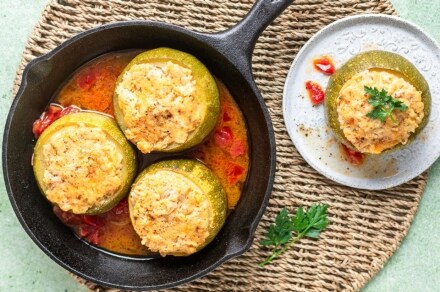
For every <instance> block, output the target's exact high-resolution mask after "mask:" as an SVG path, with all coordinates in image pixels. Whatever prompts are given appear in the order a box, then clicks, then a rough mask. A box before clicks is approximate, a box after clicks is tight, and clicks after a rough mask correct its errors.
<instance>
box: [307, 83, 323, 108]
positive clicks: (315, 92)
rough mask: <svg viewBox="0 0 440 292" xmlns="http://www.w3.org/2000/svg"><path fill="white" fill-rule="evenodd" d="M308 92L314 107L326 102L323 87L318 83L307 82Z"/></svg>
mask: <svg viewBox="0 0 440 292" xmlns="http://www.w3.org/2000/svg"><path fill="white" fill-rule="evenodd" d="M306 90H307V93H308V94H309V97H310V101H311V102H312V104H313V105H318V104H320V103H322V102H323V101H324V96H325V93H324V90H322V87H321V85H319V84H318V83H316V82H313V81H307V82H306Z"/></svg>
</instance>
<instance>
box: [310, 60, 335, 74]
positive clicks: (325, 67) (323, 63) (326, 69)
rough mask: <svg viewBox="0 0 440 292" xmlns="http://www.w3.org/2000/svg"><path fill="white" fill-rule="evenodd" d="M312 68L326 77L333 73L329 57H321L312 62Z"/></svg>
mask: <svg viewBox="0 0 440 292" xmlns="http://www.w3.org/2000/svg"><path fill="white" fill-rule="evenodd" d="M313 66H314V67H315V69H316V70H318V71H319V72H321V73H324V74H326V75H332V74H333V73H335V71H336V70H335V65H334V64H333V61H332V60H331V59H330V57H327V56H323V57H319V58H316V59H314V60H313Z"/></svg>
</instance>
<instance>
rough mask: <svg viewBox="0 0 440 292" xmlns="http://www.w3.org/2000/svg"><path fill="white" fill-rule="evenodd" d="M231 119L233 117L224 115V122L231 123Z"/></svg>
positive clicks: (225, 113)
mask: <svg viewBox="0 0 440 292" xmlns="http://www.w3.org/2000/svg"><path fill="white" fill-rule="evenodd" d="M230 120H232V119H231V117H230V116H229V114H228V113H227V112H224V113H223V122H229V121H230Z"/></svg>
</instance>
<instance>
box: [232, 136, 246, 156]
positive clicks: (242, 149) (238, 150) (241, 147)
mask: <svg viewBox="0 0 440 292" xmlns="http://www.w3.org/2000/svg"><path fill="white" fill-rule="evenodd" d="M245 153H246V145H245V143H244V142H243V141H242V140H237V141H234V143H232V146H231V149H230V150H229V154H231V157H232V158H234V159H235V158H237V157H238V156H241V155H243V154H245Z"/></svg>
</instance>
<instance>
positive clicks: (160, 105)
mask: <svg viewBox="0 0 440 292" xmlns="http://www.w3.org/2000/svg"><path fill="white" fill-rule="evenodd" d="M195 93H196V81H195V80H194V79H193V75H192V71H191V70H190V69H187V68H185V67H182V66H180V65H177V64H174V63H172V62H166V63H165V62H164V63H154V64H152V63H143V64H136V65H133V66H132V67H131V68H130V69H129V70H128V71H127V72H125V73H124V75H123V76H122V78H121V81H120V82H119V84H118V85H117V87H116V94H117V95H118V105H119V108H120V109H121V112H122V115H123V119H124V122H125V125H126V129H125V131H124V133H125V135H126V136H127V138H128V139H129V140H130V141H132V142H133V143H134V144H136V145H137V147H138V148H139V150H140V151H142V152H143V153H150V152H151V151H155V150H163V149H166V148H167V147H169V146H170V145H173V144H183V143H185V142H186V141H187V140H188V137H189V135H190V134H191V133H192V132H193V131H194V130H196V129H197V128H198V127H199V125H200V124H201V120H202V116H201V107H200V105H199V103H198V100H197V97H196V96H195Z"/></svg>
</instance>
